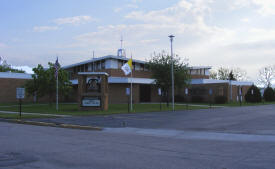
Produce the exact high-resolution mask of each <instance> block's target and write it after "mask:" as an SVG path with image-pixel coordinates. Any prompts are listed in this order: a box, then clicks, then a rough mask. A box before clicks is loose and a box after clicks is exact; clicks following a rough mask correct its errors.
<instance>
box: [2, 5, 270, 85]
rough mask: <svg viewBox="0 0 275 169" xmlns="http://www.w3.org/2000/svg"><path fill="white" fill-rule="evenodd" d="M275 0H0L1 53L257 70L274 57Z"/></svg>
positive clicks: (40, 60) (20, 58)
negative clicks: (162, 60)
mask: <svg viewBox="0 0 275 169" xmlns="http://www.w3.org/2000/svg"><path fill="white" fill-rule="evenodd" d="M274 16H275V1H274V0H230V1H228V0H169V1H167V0H117V1H113V0H101V1H91V0H81V1H77V0H47V1H43V0H24V1H22V0H1V1H0V20H1V26H0V56H3V57H4V58H5V59H6V60H7V61H8V63H10V64H12V65H14V66H29V67H34V66H36V65H37V64H42V65H44V66H45V65H46V64H47V62H48V61H52V62H54V60H55V57H56V55H58V56H59V60H60V62H61V64H62V65H68V64H71V63H75V62H79V61H83V60H86V59H89V58H91V57H92V51H95V55H96V56H103V55H108V54H115V53H116V50H117V49H118V48H119V46H120V41H119V40H120V36H121V35H123V38H124V47H125V48H126V52H127V53H128V55H130V53H132V54H133V57H134V58H136V59H142V60H146V59H149V58H150V55H151V54H152V53H153V52H160V51H162V50H166V51H169V39H168V37H167V36H168V35H169V34H171V33H172V34H174V35H175V36H176V37H175V41H174V49H175V52H176V53H177V54H178V55H179V56H181V57H182V58H188V59H189V64H190V65H193V66H213V67H214V68H218V67H220V66H223V67H230V68H237V67H239V68H241V69H243V70H246V71H247V73H248V76H249V78H250V80H253V81H256V79H257V75H258V70H259V69H260V68H262V67H264V66H268V65H272V64H275V55H274V52H275V48H274V46H275V22H274V20H275V19H274V18H275V17H274Z"/></svg>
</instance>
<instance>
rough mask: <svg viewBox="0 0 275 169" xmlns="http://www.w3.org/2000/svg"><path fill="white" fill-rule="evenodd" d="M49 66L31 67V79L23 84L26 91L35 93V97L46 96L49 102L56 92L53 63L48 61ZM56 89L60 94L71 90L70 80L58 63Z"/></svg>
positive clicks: (31, 93) (65, 93)
mask: <svg viewBox="0 0 275 169" xmlns="http://www.w3.org/2000/svg"><path fill="white" fill-rule="evenodd" d="M48 65H49V68H48V69H45V68H43V66H42V65H40V64H39V65H38V66H37V67H36V68H33V72H34V74H33V75H32V80H29V81H27V82H26V84H25V88H26V92H27V93H28V94H29V95H37V97H38V98H39V97H44V96H48V98H49V102H50V103H51V102H52V101H54V99H55V94H56V78H55V68H54V64H53V63H50V62H49V63H48ZM58 90H59V93H60V96H62V95H63V96H66V95H68V94H69V92H70V90H71V82H70V81H69V76H68V72H67V71H65V70H63V69H61V68H60V65H59V71H58Z"/></svg>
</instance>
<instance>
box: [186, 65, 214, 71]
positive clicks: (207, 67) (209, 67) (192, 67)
mask: <svg viewBox="0 0 275 169" xmlns="http://www.w3.org/2000/svg"><path fill="white" fill-rule="evenodd" d="M188 68H189V69H191V70H195V69H212V66H191V67H188Z"/></svg>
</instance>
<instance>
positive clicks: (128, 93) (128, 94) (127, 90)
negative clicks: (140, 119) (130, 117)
mask: <svg viewBox="0 0 275 169" xmlns="http://www.w3.org/2000/svg"><path fill="white" fill-rule="evenodd" d="M126 95H127V96H128V113H129V112H130V106H129V105H130V101H129V100H130V97H129V96H130V88H126Z"/></svg>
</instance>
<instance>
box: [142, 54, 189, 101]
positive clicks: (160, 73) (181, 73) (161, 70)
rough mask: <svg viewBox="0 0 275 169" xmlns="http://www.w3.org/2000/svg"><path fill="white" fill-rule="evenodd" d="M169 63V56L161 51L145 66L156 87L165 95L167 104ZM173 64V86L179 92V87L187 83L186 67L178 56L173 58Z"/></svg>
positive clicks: (169, 78)
mask: <svg viewBox="0 0 275 169" xmlns="http://www.w3.org/2000/svg"><path fill="white" fill-rule="evenodd" d="M171 63H172V60H171V56H169V55H168V54H167V53H166V52H164V51H163V52H161V53H159V54H154V55H153V56H152V57H151V59H150V61H149V62H148V65H147V66H148V68H149V69H150V71H151V72H152V76H153V78H154V79H155V82H156V85H157V86H158V87H160V88H161V89H162V91H163V93H165V96H166V101H167V103H168V101H169V90H170V89H171V65H172V64H171ZM173 64H174V82H175V83H174V84H175V87H176V88H177V89H179V90H180V89H181V87H183V86H184V85H187V84H188V83H189V80H190V75H189V73H188V67H187V64H186V63H184V62H182V61H181V59H180V58H179V57H178V56H176V57H174V58H173Z"/></svg>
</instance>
